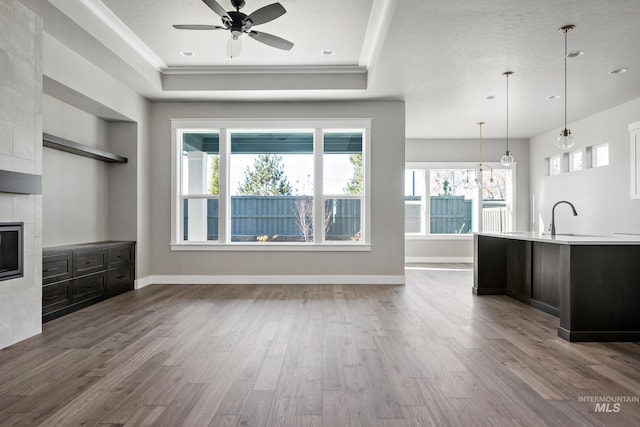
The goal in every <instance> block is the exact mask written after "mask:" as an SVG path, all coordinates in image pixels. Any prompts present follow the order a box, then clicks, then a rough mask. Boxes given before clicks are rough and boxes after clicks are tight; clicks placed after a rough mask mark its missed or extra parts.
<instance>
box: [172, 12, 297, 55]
mask: <svg viewBox="0 0 640 427" xmlns="http://www.w3.org/2000/svg"><path fill="white" fill-rule="evenodd" d="M202 2H203V3H204V4H206V5H207V6H209V8H210V9H211V10H213V11H214V12H215V13H216V14H218V15H219V16H220V18H222V26H220V25H174V26H173V28H176V29H178V30H229V31H230V32H231V36H230V37H229V42H228V43H227V56H228V57H229V58H235V57H237V56H238V55H239V54H240V49H241V48H242V40H241V39H240V36H241V35H242V34H247V35H249V37H251V38H252V39H255V40H257V41H259V42H261V43H264V44H266V45H267V46H271V47H275V48H277V49H282V50H291V48H292V47H293V43H291V42H290V41H288V40H285V39H283V38H281V37H278V36H274V35H273V34H269V33H263V32H258V31H254V30H252V27H253V26H254V25H259V24H264V23H266V22H270V21H273V20H274V19H276V18H279V17H280V16H282V15H284V14H285V13H286V12H287V11H286V10H285V8H284V7H283V6H282V5H281V4H280V3H272V4H270V5H267V6H264V7H261V8H260V9H258V10H256V11H254V12H253V13H251V14H249V15H245V14H244V13H242V12H240V9H242V8H243V7H244V5H245V0H231V4H232V5H233V7H235V8H236V10H230V11H225V10H224V8H223V7H222V6H220V4H219V3H218V2H216V1H215V0H202Z"/></svg>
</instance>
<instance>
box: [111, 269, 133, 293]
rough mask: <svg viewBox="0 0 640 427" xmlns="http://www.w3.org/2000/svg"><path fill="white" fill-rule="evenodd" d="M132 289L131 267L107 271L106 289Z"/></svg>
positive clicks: (121, 290)
mask: <svg viewBox="0 0 640 427" xmlns="http://www.w3.org/2000/svg"><path fill="white" fill-rule="evenodd" d="M132 289H133V268H131V267H121V268H118V269H115V270H111V271H109V273H108V281H107V291H108V292H109V293H117V292H126V291H130V290H132Z"/></svg>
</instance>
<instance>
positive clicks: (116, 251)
mask: <svg viewBox="0 0 640 427" xmlns="http://www.w3.org/2000/svg"><path fill="white" fill-rule="evenodd" d="M107 259H108V263H109V268H115V267H119V266H121V265H129V264H131V263H132V262H133V246H132V245H122V246H110V247H109V251H108V256H107Z"/></svg>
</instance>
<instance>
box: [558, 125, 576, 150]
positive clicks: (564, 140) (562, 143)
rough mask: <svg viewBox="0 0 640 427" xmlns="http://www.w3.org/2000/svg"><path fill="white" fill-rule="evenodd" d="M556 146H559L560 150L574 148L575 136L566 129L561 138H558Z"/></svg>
mask: <svg viewBox="0 0 640 427" xmlns="http://www.w3.org/2000/svg"><path fill="white" fill-rule="evenodd" d="M556 144H557V145H558V148H560V149H562V150H566V149H567V148H571V147H573V135H571V131H570V130H569V129H567V128H564V129H563V130H562V132H560V136H559V137H558V141H557V142H556Z"/></svg>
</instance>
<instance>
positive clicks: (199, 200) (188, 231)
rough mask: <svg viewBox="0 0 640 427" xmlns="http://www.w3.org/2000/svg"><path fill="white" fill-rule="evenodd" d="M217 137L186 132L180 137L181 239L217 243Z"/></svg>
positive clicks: (218, 143)
mask: <svg viewBox="0 0 640 427" xmlns="http://www.w3.org/2000/svg"><path fill="white" fill-rule="evenodd" d="M219 147H220V135H219V133H217V132H197V131H193V132H192V131H189V132H185V133H183V134H182V147H181V148H182V153H181V157H182V162H181V166H182V174H181V177H182V186H181V188H182V192H181V195H180V199H181V200H182V203H181V204H182V208H183V217H182V219H183V239H184V240H185V241H217V240H218V207H219V197H220V184H219V180H220V148H219Z"/></svg>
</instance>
